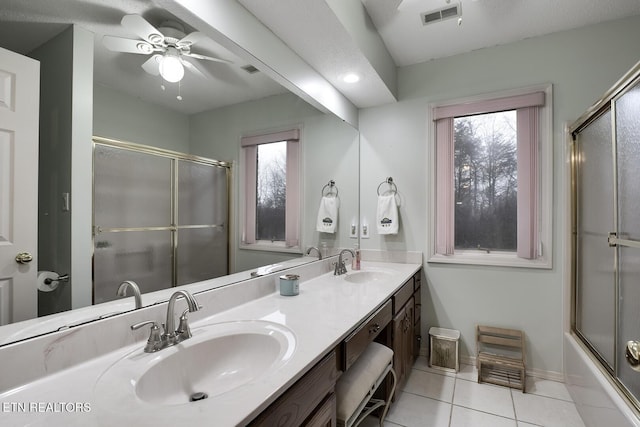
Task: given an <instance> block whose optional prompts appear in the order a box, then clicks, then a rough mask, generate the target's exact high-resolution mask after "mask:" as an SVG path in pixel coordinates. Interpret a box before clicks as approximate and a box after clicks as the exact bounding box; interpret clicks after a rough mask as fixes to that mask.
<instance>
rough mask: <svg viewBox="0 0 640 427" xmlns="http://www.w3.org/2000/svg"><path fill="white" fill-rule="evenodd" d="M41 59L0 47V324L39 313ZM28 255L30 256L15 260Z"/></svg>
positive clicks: (29, 317)
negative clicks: (23, 254)
mask: <svg viewBox="0 0 640 427" xmlns="http://www.w3.org/2000/svg"><path fill="white" fill-rule="evenodd" d="M39 98H40V63H39V62H38V61H36V60H34V59H31V58H27V57H26V56H22V55H19V54H16V53H14V52H11V51H8V50H6V49H2V48H0V324H2V325H4V324H6V323H11V322H17V321H20V320H25V319H31V318H33V317H36V316H37V314H38V313H37V311H38V299H37V298H38V294H37V285H36V276H37V271H38V266H37V260H36V259H35V256H36V254H37V243H38V237H37V223H38V128H39V122H38V112H39V104H40V103H39ZM20 253H27V254H30V255H31V256H32V257H33V260H32V261H30V262H29V261H28V257H25V258H24V259H23V263H19V262H18V261H17V258H16V256H17V255H18V254H20Z"/></svg>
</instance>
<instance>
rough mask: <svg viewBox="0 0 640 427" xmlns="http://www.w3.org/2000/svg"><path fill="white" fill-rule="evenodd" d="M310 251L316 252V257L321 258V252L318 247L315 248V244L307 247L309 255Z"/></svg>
mask: <svg viewBox="0 0 640 427" xmlns="http://www.w3.org/2000/svg"><path fill="white" fill-rule="evenodd" d="M311 251H316V252H318V259H322V252H320V249H318V248H316V247H315V246H311V247H310V248H309V249H307V255H309V254H310V253H311Z"/></svg>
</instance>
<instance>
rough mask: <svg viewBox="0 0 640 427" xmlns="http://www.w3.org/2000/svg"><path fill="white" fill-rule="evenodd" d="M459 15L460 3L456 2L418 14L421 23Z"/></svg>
mask: <svg viewBox="0 0 640 427" xmlns="http://www.w3.org/2000/svg"><path fill="white" fill-rule="evenodd" d="M459 16H462V3H456V4H454V5H450V6H449V5H448V6H446V7H443V8H442V9H437V10H432V11H430V12H423V13H421V14H420V18H421V19H422V25H429V24H434V23H436V22H440V21H444V20H445V19H450V18H456V17H459Z"/></svg>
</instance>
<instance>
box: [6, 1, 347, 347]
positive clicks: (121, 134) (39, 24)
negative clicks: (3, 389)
mask: <svg viewBox="0 0 640 427" xmlns="http://www.w3.org/2000/svg"><path fill="white" fill-rule="evenodd" d="M153 3H154V2H149V1H143V0H140V1H131V0H114V1H110V2H108V3H105V2H98V1H93V0H92V1H85V0H57V1H55V2H51V1H46V0H41V1H20V0H9V1H5V2H3V6H2V10H0V47H2V48H4V49H7V50H9V51H12V52H16V53H19V54H21V55H25V56H28V57H31V58H34V59H37V60H39V61H40V64H41V66H40V71H41V91H40V94H41V99H40V163H39V166H38V175H39V177H40V179H39V188H38V192H39V202H38V204H39V207H38V252H37V255H36V256H35V257H34V260H33V262H32V263H31V264H30V266H29V268H31V269H34V270H38V271H44V270H48V271H54V272H56V273H59V274H61V275H64V274H69V280H68V281H67V282H63V281H61V282H60V283H59V284H58V286H57V288H56V289H55V290H52V291H50V292H42V291H36V287H35V286H34V292H33V294H32V295H31V298H33V299H34V300H35V301H37V309H38V310H37V313H32V314H28V315H22V314H20V313H12V315H11V316H5V320H4V321H3V323H4V324H3V325H2V326H0V345H5V344H8V343H10V342H15V341H17V340H22V339H26V338H29V337H31V336H35V335H40V334H43V333H48V332H52V331H56V330H58V329H59V328H65V327H69V326H73V325H74V324H79V323H82V322H85V321H89V320H95V319H97V318H100V317H101V316H105V315H113V314H117V313H118V312H124V311H128V310H131V309H133V308H134V306H133V298H131V297H126V298H125V299H122V300H117V301H115V302H117V303H119V305H117V306H115V305H109V304H111V303H104V304H100V306H103V305H104V306H105V307H106V308H104V309H102V310H101V309H100V308H99V306H97V305H93V306H92V304H94V302H95V298H94V293H93V286H94V282H95V279H96V278H95V277H94V275H95V269H94V268H93V266H92V263H93V260H92V257H93V255H94V250H95V246H94V231H95V230H93V229H92V225H93V221H94V205H95V203H93V200H92V197H93V187H92V182H93V179H94V176H93V173H94V170H93V150H94V144H95V138H94V137H99V138H105V139H109V140H113V141H119V142H124V143H130V144H134V145H140V146H143V147H150V148H157V149H159V150H165V151H167V152H175V153H180V154H183V155H186V156H193V157H194V158H198V157H201V158H206V159H214V160H217V161H221V162H225V163H228V164H231V169H230V173H229V187H228V191H229V200H228V202H229V223H228V224H227V227H228V236H229V245H228V246H229V250H228V259H229V262H228V273H229V275H228V276H227V277H226V278H218V279H216V280H212V281H211V283H210V285H205V286H211V287H214V286H221V285H224V284H228V283H232V282H238V281H241V280H246V279H248V278H249V277H250V275H249V274H248V272H250V271H252V270H255V269H257V268H259V267H262V266H265V265H272V264H279V263H280V264H281V263H286V262H291V260H296V259H297V260H300V262H311V261H314V260H316V259H317V257H316V256H315V254H313V255H314V256H306V254H305V252H306V249H307V248H309V247H311V246H320V245H321V244H324V245H323V246H327V247H328V248H330V249H331V248H340V247H352V246H353V244H354V243H356V242H355V240H353V239H351V238H350V237H349V228H350V225H351V224H352V223H355V222H357V218H358V206H359V198H358V197H359V196H358V188H359V166H358V165H359V158H358V156H359V148H358V146H359V134H358V131H357V130H356V129H354V128H353V127H351V126H350V125H348V124H347V123H345V122H344V121H343V120H341V119H339V118H337V117H336V116H334V115H332V114H327V113H326V112H324V111H321V110H320V109H318V108H316V107H314V106H312V105H311V104H310V103H308V102H306V101H305V100H303V99H301V98H300V97H299V96H297V95H295V94H293V93H292V92H290V91H289V90H287V89H285V88H284V87H283V86H281V85H280V84H278V83H276V82H274V81H273V80H272V79H270V78H269V77H268V76H267V74H265V73H264V72H262V70H260V69H259V68H260V67H261V66H263V65H260V64H258V63H256V64H252V63H249V62H248V61H246V60H245V59H242V58H241V57H239V56H237V55H236V54H234V53H232V52H230V51H229V50H227V49H225V48H224V47H223V45H222V44H221V43H219V42H218V41H216V40H214V39H213V37H211V36H210V34H207V35H206V36H202V37H199V38H197V40H196V38H194V40H192V41H194V43H193V45H192V46H191V52H193V53H196V54H198V55H202V56H205V57H206V58H198V57H197V56H192V57H189V58H187V59H186V61H187V63H186V64H185V65H186V67H184V68H185V70H184V77H183V78H182V79H181V80H180V81H179V82H176V83H171V82H169V81H167V80H165V79H164V78H163V77H162V76H161V75H159V74H158V67H157V65H158V64H155V65H154V64H153V53H152V54H142V53H138V54H136V53H132V52H129V53H127V52H126V51H127V50H130V51H131V50H135V49H136V47H135V46H133V47H132V46H131V45H130V44H127V43H126V42H122V43H123V44H121V45H118V46H117V47H118V49H119V50H122V51H125V52H116V51H113V50H110V49H108V48H107V47H105V42H104V39H103V37H104V36H107V35H108V36H114V37H119V38H126V39H139V38H140V36H139V34H136V32H135V31H134V30H132V28H134V27H135V25H136V24H133V26H132V25H129V26H127V25H122V23H121V20H122V18H123V17H124V16H125V15H137V16H139V17H141V18H142V19H143V20H144V21H146V22H148V23H149V24H150V25H151V26H152V27H155V28H156V29H158V28H160V29H161V31H165V32H167V35H165V36H166V37H168V36H169V34H168V33H171V36H174V37H182V36H181V35H180V34H181V33H183V34H185V35H188V34H191V33H192V32H194V31H198V30H199V28H196V26H197V25H198V24H197V23H195V24H194V23H189V22H183V21H181V20H180V19H178V18H176V17H175V16H173V15H172V14H171V13H169V12H168V11H166V10H164V9H162V8H160V7H158V6H157V5H154V4H153ZM136 19H137V18H136ZM117 43H119V42H116V44H117ZM112 47H113V46H112ZM253 54H254V55H255V56H256V57H259V53H257V52H254V53H253ZM208 58H215V59H220V60H221V61H218V60H211V59H208ZM149 61H151V62H149ZM143 65H144V66H143ZM154 67H155V69H154ZM149 71H151V72H149ZM292 127H296V128H299V129H300V131H301V136H300V140H301V147H302V149H301V153H302V154H301V160H302V165H301V167H302V174H301V180H300V184H301V188H302V195H303V197H302V198H301V200H300V206H301V219H300V230H301V239H300V245H299V249H298V250H282V251H265V250H255V249H246V248H244V247H242V245H241V240H242V227H241V220H240V218H242V206H243V205H242V202H241V200H242V198H243V189H242V185H241V183H242V179H241V176H240V175H241V165H242V159H241V157H242V154H241V153H242V152H241V147H240V142H241V138H242V137H244V136H248V135H255V134H259V133H269V132H279V131H282V130H286V129H290V128H292ZM78 135H81V137H80V138H78ZM331 180H332V181H333V182H334V183H335V186H336V187H337V189H338V191H339V198H340V208H339V217H338V218H339V219H338V228H337V232H336V233H334V234H328V233H319V232H318V231H317V230H316V222H317V221H316V220H317V212H318V206H319V203H320V199H321V197H322V194H323V193H322V192H323V188H324V187H325V186H326V185H327V184H328V183H329V181H331ZM114 191H117V187H116V188H115V189H114ZM167 191H169V189H167ZM33 226H34V227H36V224H33ZM245 273H247V274H245ZM100 279H101V280H102V281H104V280H108V278H106V279H105V278H104V277H101V278H100ZM225 279H226V280H225ZM200 289H203V288H200ZM162 298H165V300H166V297H164V296H163V297H158V298H155V299H154V298H145V296H144V295H143V304H154V303H157V302H160V301H161V300H162ZM5 311H6V310H5ZM77 313H82V315H81V316H78V315H77ZM1 317H2V316H0V318H1ZM7 317H10V318H7Z"/></svg>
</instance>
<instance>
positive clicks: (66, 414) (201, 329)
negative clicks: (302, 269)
mask: <svg viewBox="0 0 640 427" xmlns="http://www.w3.org/2000/svg"><path fill="white" fill-rule="evenodd" d="M420 268H421V264H418V263H406V264H404V263H391V262H373V261H363V262H362V270H361V271H360V272H355V271H351V270H350V269H349V271H348V273H347V274H346V275H341V276H334V275H333V273H325V274H321V275H319V276H316V277H314V278H311V279H309V280H305V278H304V277H301V279H300V280H301V281H300V287H299V289H300V293H299V295H297V296H282V295H280V294H279V292H277V290H276V289H274V291H273V292H272V293H270V294H268V295H266V296H263V297H261V298H257V299H253V300H250V301H248V302H245V303H242V304H239V305H236V306H235V307H232V308H229V309H227V310H224V311H221V312H219V313H216V314H213V315H211V316H209V317H206V318H199V319H197V320H194V321H193V322H192V323H191V329H192V331H193V335H194V336H193V337H192V338H191V339H190V340H187V341H184V342H183V343H180V344H178V345H176V346H174V347H172V348H167V349H164V350H160V351H159V352H156V353H143V352H142V347H143V346H144V342H140V341H138V342H136V343H135V344H130V345H127V346H124V347H122V348H119V349H117V350H115V351H111V352H109V353H108V354H105V355H102V356H99V357H96V358H92V359H90V360H87V361H85V362H83V363H80V364H78V365H75V366H72V367H69V368H67V369H65V370H62V371H60V372H57V373H54V374H52V375H49V376H45V377H42V378H40V379H38V380H36V381H33V382H29V383H28V384H25V385H23V386H20V387H16V388H14V389H12V390H8V391H6V392H4V393H2V394H0V425H2V426H23V425H32V426H47V427H50V426H83V427H85V426H114V425H136V426H138V427H143V426H154V427H156V426H163V425H167V426H175V425H202V424H203V423H205V424H208V425H215V426H235V425H244V424H247V423H248V422H249V421H251V420H252V419H253V418H255V417H256V416H257V415H258V414H260V413H261V412H262V411H263V410H264V409H266V408H267V407H268V406H269V405H270V404H271V403H273V401H275V400H276V399H277V397H278V396H279V395H281V394H282V393H283V392H284V391H285V390H286V389H287V388H288V387H290V386H291V385H293V384H294V383H295V382H296V381H297V380H298V379H300V378H301V377H302V376H303V375H304V374H305V373H306V372H307V371H308V370H309V369H311V368H312V367H313V366H314V364H315V363H317V362H318V361H320V360H321V359H322V357H323V356H324V355H326V354H327V353H328V352H330V351H331V350H332V349H333V348H334V347H335V346H336V345H337V344H338V343H340V341H342V340H343V339H344V338H345V337H347V335H348V334H349V333H350V332H351V331H352V330H353V329H354V328H355V327H356V326H357V325H358V324H359V323H361V322H362V321H363V320H365V319H366V318H367V317H368V316H369V315H370V314H372V313H373V312H374V311H375V310H376V309H377V308H378V307H380V306H381V305H382V304H383V303H384V302H385V301H386V300H388V299H389V298H390V297H391V296H392V295H393V294H394V293H395V291H396V290H398V289H399V288H400V287H401V286H402V284H403V283H404V282H406V281H407V280H408V279H410V278H411V277H412V276H413V274H415V273H416V272H417V271H418V270H419V269H420ZM380 271H382V272H384V274H383V275H379V276H377V275H375V274H371V273H375V272H380ZM362 273H366V274H364V275H362ZM358 274H360V276H359V277H355V276H354V275H358ZM274 283H277V275H274ZM196 298H198V296H197V295H196ZM183 305H184V303H183V302H179V303H178V304H176V308H182V309H184V308H185V307H183ZM241 323H244V324H247V323H249V324H251V323H255V324H258V325H267V326H268V325H273V326H274V328H273V329H274V330H275V331H276V332H277V330H278V329H281V330H283V331H285V332H286V334H285V335H287V336H288V337H289V338H288V339H289V340H290V342H291V343H293V346H292V348H293V351H291V348H289V350H288V352H287V355H286V357H285V359H284V360H282V361H281V362H280V363H279V364H276V365H274V366H273V367H272V368H271V369H267V370H266V371H265V372H264V373H263V374H261V375H259V376H257V377H256V378H255V379H254V380H252V381H249V382H247V383H245V384H243V385H240V386H238V387H235V388H231V389H229V390H228V391H226V392H224V393H222V394H217V395H216V392H215V390H202V391H205V392H207V393H209V394H210V397H209V398H207V399H205V400H202V401H198V402H186V403H175V402H172V401H171V400H162V398H160V400H158V401H153V402H150V401H143V400H141V399H139V398H138V397H137V396H136V394H135V393H134V391H133V390H134V389H135V387H136V382H137V381H138V379H127V380H124V381H122V389H120V388H121V387H117V386H114V385H113V383H112V382H109V381H111V380H109V379H108V378H107V377H108V375H107V374H105V373H109V372H112V371H113V369H114V367H117V366H119V365H118V364H122V363H123V360H127V361H135V363H138V362H139V363H140V366H150V365H153V363H155V362H156V361H158V360H160V359H162V358H164V357H166V356H167V355H169V354H171V353H172V352H174V353H175V354H177V352H180V350H181V346H183V347H185V348H186V347H188V346H189V345H190V344H189V341H191V340H193V343H197V342H199V341H202V339H203V337H204V336H205V334H206V333H207V332H206V331H207V330H208V329H207V328H210V327H211V326H213V327H214V328H215V327H216V326H217V325H218V324H220V325H223V324H228V325H232V324H241ZM145 329H146V328H145ZM131 333H132V332H130V331H129V330H123V331H122V334H131ZM220 342H221V343H222V342H223V341H220ZM86 345H91V343H86ZM224 345H225V346H229V347H231V346H233V342H232V341H231V342H229V343H225V344H224ZM260 348H261V347H260V346H258V347H255V349H254V351H255V352H259V351H260ZM218 350H219V351H218ZM265 350H266V349H265ZM70 351H73V350H72V349H70ZM213 351H214V353H215V356H212V357H224V356H225V355H227V354H226V353H225V349H213ZM201 353H202V352H201ZM239 359H243V358H239ZM189 360H190V361H187V362H186V363H187V366H185V367H184V368H185V369H189V366H188V364H189V363H192V364H200V363H208V362H209V359H206V355H202V354H199V355H198V357H197V358H196V359H189ZM249 360H252V359H249ZM253 360H255V359H253ZM127 363H129V362H127ZM131 363H133V362H131ZM212 363H213V362H212ZM226 363H229V362H226ZM238 363H239V364H242V363H243V360H238ZM245 363H246V361H245ZM156 371H158V370H157V369H156V370H155V371H154V372H153V374H154V375H163V372H162V371H159V372H156ZM175 378H176V376H175V375H174V379H173V380H171V379H170V380H168V381H169V386H170V385H171V381H173V382H176V383H177V382H178V381H176V380H175ZM177 378H179V375H178V377H177ZM153 384H155V382H154V383H153ZM152 386H153V385H152ZM175 387H176V388H177V389H179V388H181V387H182V385H181V384H175ZM182 388H184V387H182Z"/></svg>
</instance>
